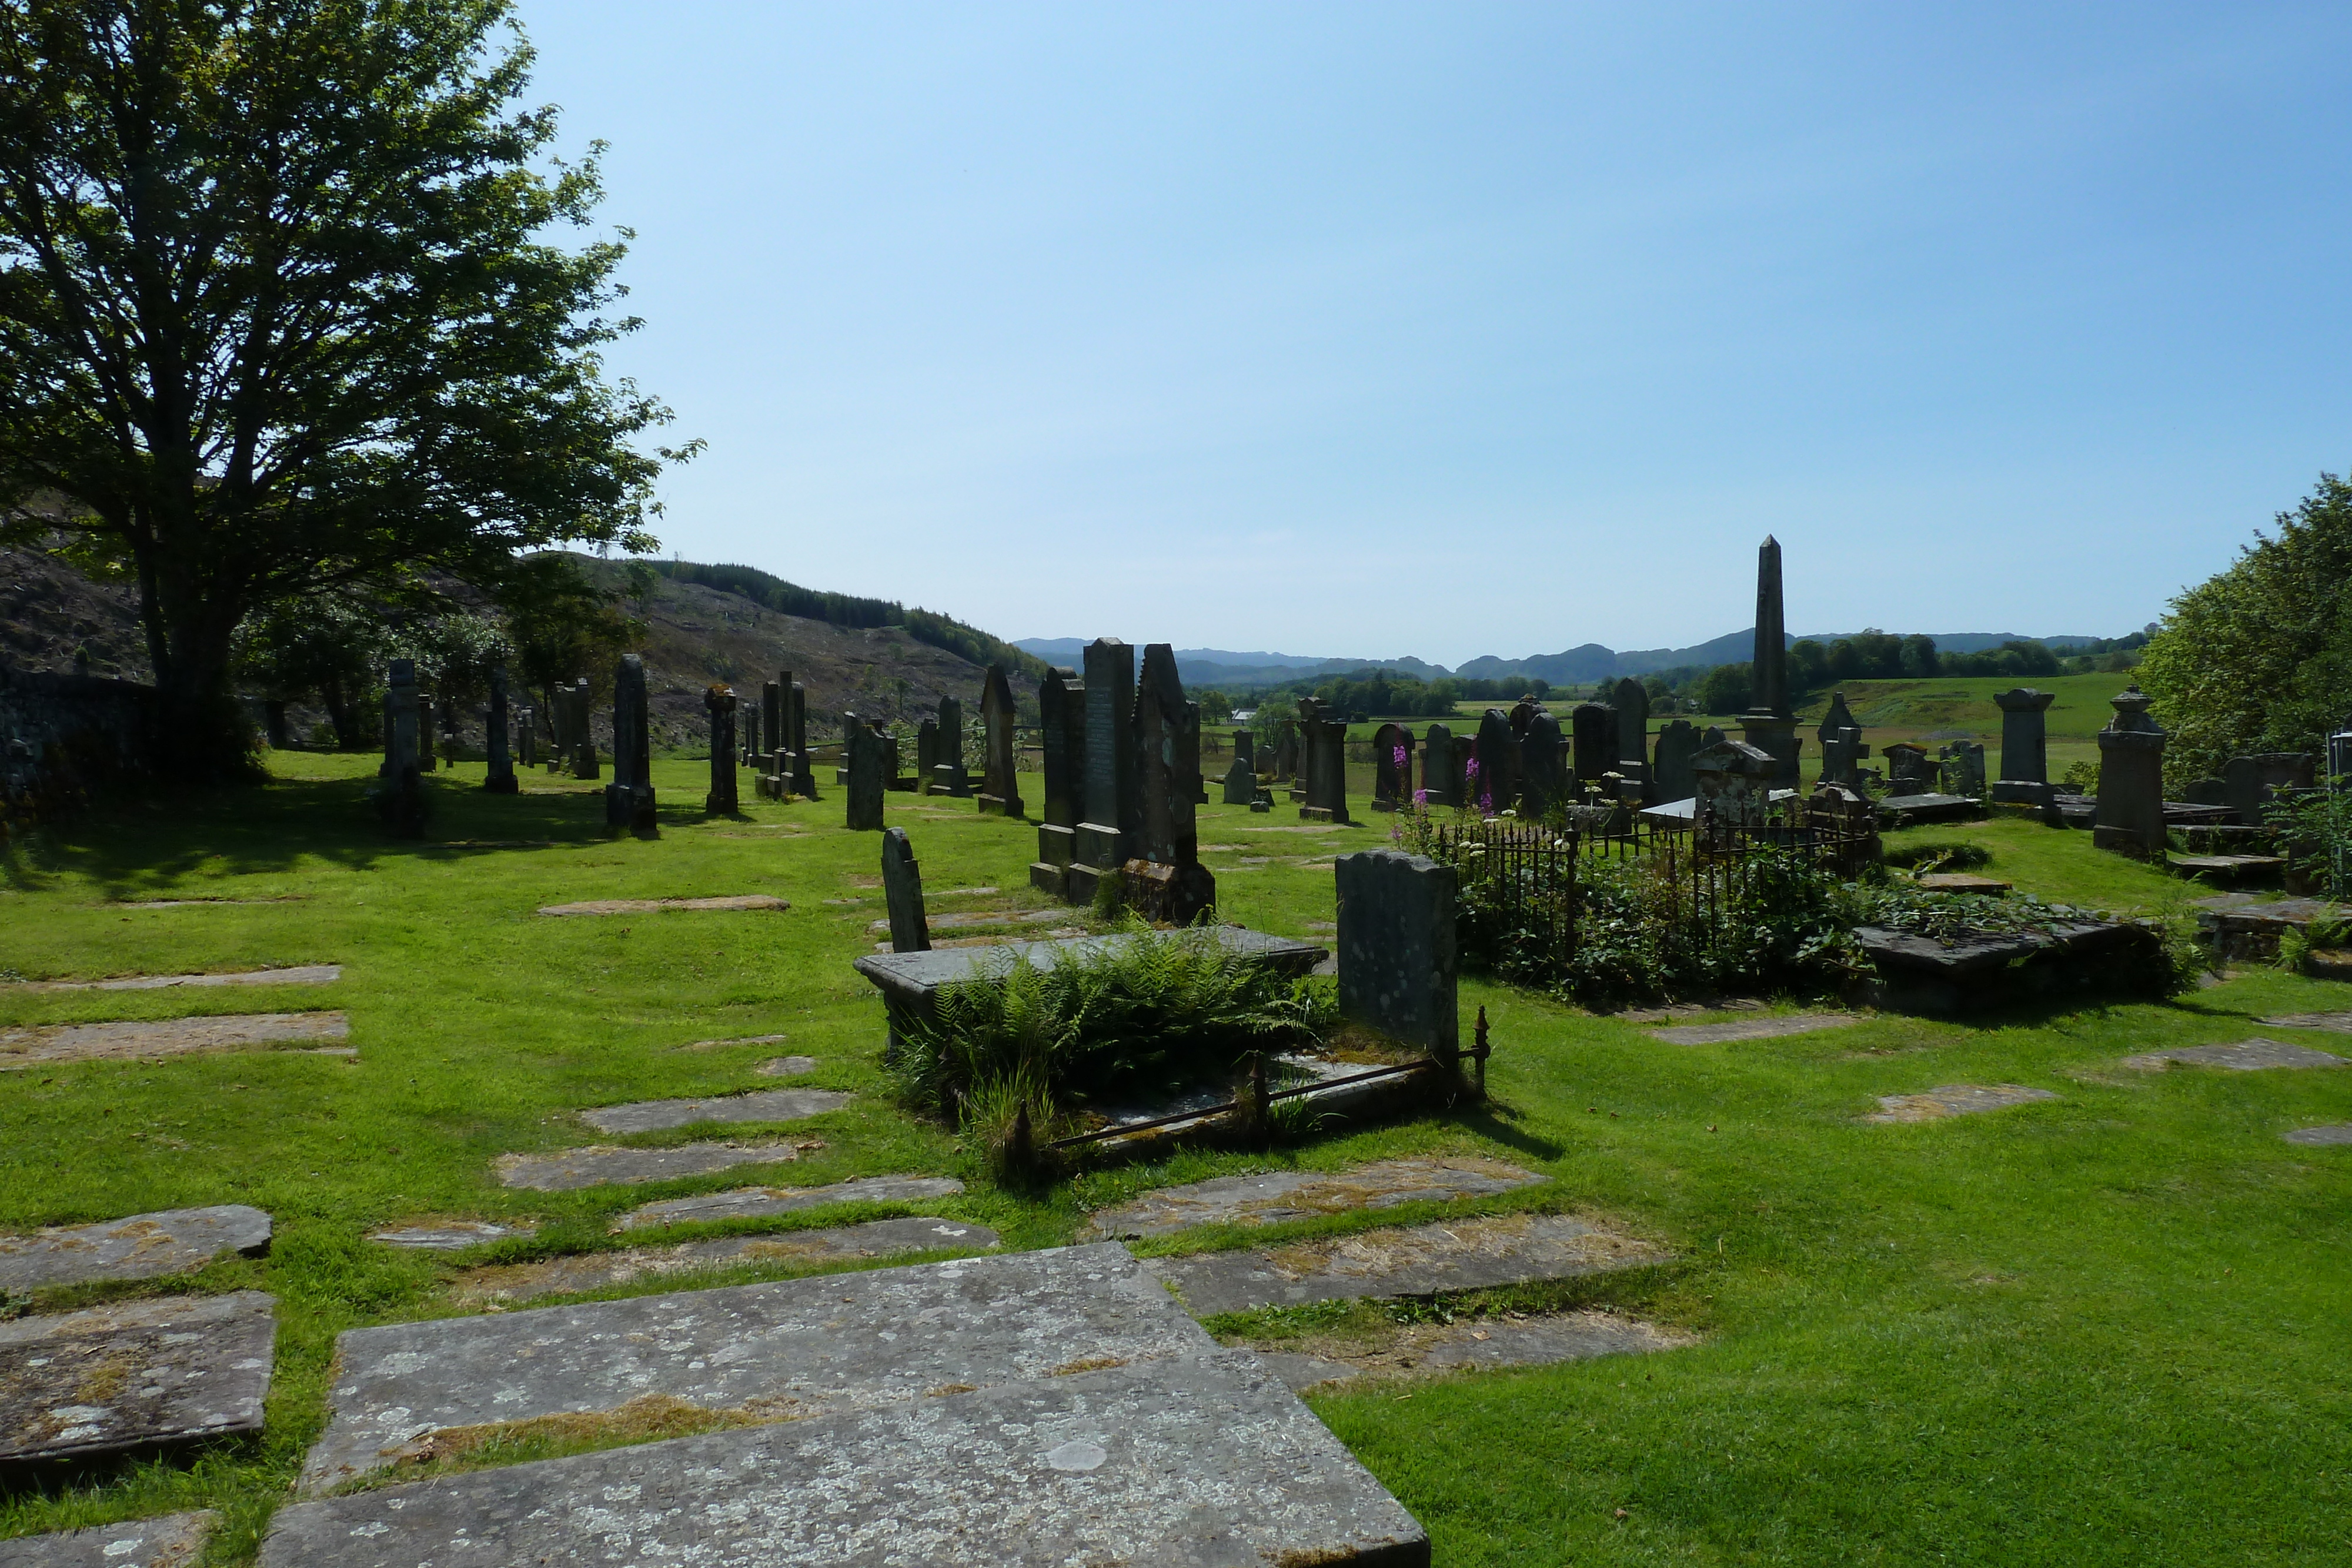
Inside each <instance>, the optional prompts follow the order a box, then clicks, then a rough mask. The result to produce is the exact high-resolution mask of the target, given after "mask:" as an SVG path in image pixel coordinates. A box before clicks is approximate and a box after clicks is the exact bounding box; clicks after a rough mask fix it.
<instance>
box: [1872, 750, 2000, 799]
mask: <svg viewBox="0 0 2352 1568" xmlns="http://www.w3.org/2000/svg"><path fill="white" fill-rule="evenodd" d="M1937 757H1938V758H1941V759H1942V761H1943V765H1944V767H1943V773H1944V789H1945V792H1946V793H1948V794H1952V795H1965V796H1967V797H1968V798H1969V800H1983V799H1984V792H1985V760H1984V747H1981V746H1979V745H1978V744H1977V743H1976V742H1975V741H1973V740H1956V741H1954V742H1952V743H1951V744H1950V745H1949V746H1947V747H1944V748H1943V749H1942V750H1941V751H1939V752H1937ZM1857 770H1858V769H1857Z"/></svg>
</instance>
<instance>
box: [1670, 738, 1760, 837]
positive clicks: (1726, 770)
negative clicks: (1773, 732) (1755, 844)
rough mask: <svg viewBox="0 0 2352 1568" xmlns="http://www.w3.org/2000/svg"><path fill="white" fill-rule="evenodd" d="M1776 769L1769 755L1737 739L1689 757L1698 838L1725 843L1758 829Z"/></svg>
mask: <svg viewBox="0 0 2352 1568" xmlns="http://www.w3.org/2000/svg"><path fill="white" fill-rule="evenodd" d="M1778 768H1779V762H1778V759H1777V758H1774V757H1773V756H1772V754H1771V753H1770V752H1769V751H1766V750H1765V749H1764V748H1763V747H1760V746H1750V745H1748V743H1747V742H1745V741H1739V740H1727V741H1725V742H1723V743H1722V744H1721V745H1720V746H1710V747H1706V749H1705V750H1703V751H1701V752H1700V753H1699V754H1698V755H1697V756H1696V757H1694V758H1691V771H1692V773H1693V774H1694V776H1695V779H1696V790H1695V791H1694V799H1696V801H1697V802H1698V804H1697V806H1696V810H1695V813H1694V821H1695V825H1696V830H1697V831H1698V834H1699V836H1700V837H1701V838H1702V839H1705V840H1706V841H1709V842H1712V843H1728V842H1731V841H1735V840H1737V839H1738V838H1739V837H1741V836H1742V835H1743V834H1744V833H1745V832H1747V831H1750V830H1753V829H1755V828H1759V827H1761V826H1762V825H1763V823H1764V815H1765V809H1766V807H1767V806H1768V805H1769V803H1770V799H1771V791H1772V779H1773V776H1774V774H1775V773H1776V772H1777V770H1778Z"/></svg>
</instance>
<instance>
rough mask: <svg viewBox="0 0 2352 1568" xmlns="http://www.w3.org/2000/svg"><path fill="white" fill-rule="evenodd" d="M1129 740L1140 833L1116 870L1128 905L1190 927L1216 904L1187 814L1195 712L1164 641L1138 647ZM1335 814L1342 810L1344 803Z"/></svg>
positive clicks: (1196, 764)
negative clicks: (1140, 668)
mask: <svg viewBox="0 0 2352 1568" xmlns="http://www.w3.org/2000/svg"><path fill="white" fill-rule="evenodd" d="M1130 735H1131V744H1132V745H1133V747H1134V748H1135V760H1134V764H1133V776H1134V779H1135V783H1136V794H1137V796H1138V801H1137V806H1138V810H1137V814H1136V816H1137V824H1138V829H1139V831H1138V832H1137V833H1136V835H1135V836H1134V838H1133V839H1131V840H1129V844H1128V848H1129V858H1128V860H1127V861H1126V862H1125V863H1124V865H1123V867H1122V873H1123V875H1124V877H1125V879H1126V891H1127V901H1128V904H1129V906H1130V907H1132V908H1134V909H1136V910H1138V911H1139V912H1140V913H1141V914H1142V915H1144V916H1145V917H1146V918H1148V919H1152V920H1160V921H1165V922H1167V923H1168V924H1169V925H1192V922H1193V921H1195V920H1196V919H1198V918H1199V917H1200V916H1201V915H1202V912H1203V911H1205V910H1208V909H1210V908H1212V907H1213V906H1214V905H1215V904H1216V902H1217V879H1216V878H1215V877H1214V876H1213V875H1212V874H1211V873H1210V872H1209V869H1208V868H1207V867H1206V866H1204V865H1202V863H1201V854H1200V850H1201V843H1200V836H1199V831H1198V829H1197V828H1196V826H1195V822H1196V819H1195V816H1194V810H1193V809H1194V807H1195V806H1196V805H1198V803H1199V798H1200V778H1201V721H1200V709H1199V708H1197V707H1196V706H1193V705H1192V704H1191V703H1188V702H1186V701H1185V700H1184V686H1183V683H1182V682H1181V681H1180V680H1179V679H1178V678H1177V674H1176V650H1175V649H1174V648H1173V647H1172V646H1171V645H1170V644H1169V643H1150V644H1149V645H1148V646H1146V647H1145V649H1144V650H1143V678H1142V679H1141V680H1140V681H1139V682H1138V683H1137V684H1136V688H1135V714H1134V719H1133V723H1132V726H1131V728H1130ZM1340 810H1342V811H1343V812H1344V811H1345V810H1347V807H1346V805H1345V803H1344V802H1342V804H1341V806H1340Z"/></svg>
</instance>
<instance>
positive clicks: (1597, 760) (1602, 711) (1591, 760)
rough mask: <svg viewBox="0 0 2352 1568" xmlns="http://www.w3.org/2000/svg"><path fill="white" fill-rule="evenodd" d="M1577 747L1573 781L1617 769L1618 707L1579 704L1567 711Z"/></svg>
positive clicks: (1603, 704)
mask: <svg viewBox="0 0 2352 1568" xmlns="http://www.w3.org/2000/svg"><path fill="white" fill-rule="evenodd" d="M1568 727H1569V735H1570V737H1571V739H1572V740H1573V742H1574V744H1575V747H1576V780H1577V782H1578V783H1580V784H1582V783H1586V782H1588V781H1591V780H1595V779H1599V778H1600V777H1601V775H1602V774H1603V773H1613V772H1615V771H1616V770H1617V751H1618V744H1617V710H1616V709H1615V708H1612V707H1611V706H1609V705H1608V704H1607V703H1579V704H1577V705H1576V706H1574V707H1572V708H1570V709H1569V712H1568Z"/></svg>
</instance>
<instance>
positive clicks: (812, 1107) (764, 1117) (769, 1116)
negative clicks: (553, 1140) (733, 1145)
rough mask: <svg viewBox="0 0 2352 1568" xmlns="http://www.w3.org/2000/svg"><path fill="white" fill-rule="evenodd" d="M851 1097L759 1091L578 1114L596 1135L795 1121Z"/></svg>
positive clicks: (818, 1092) (819, 1113)
mask: <svg viewBox="0 0 2352 1568" xmlns="http://www.w3.org/2000/svg"><path fill="white" fill-rule="evenodd" d="M854 1099H856V1095H854V1094H843V1093H839V1092H835V1091H834V1090H831V1089H761V1090H757V1091H755V1092H751V1093H749V1094H714V1095H712V1096H710V1097H709V1098H708V1099H702V1100H640V1101H637V1102H636V1103H634V1104H628V1105H604V1106H600V1107H598V1108H597V1109H595V1110H593V1111H583V1112H581V1113H580V1119H581V1120H582V1121H583V1122H585V1123H587V1124H589V1125H590V1126H592V1127H593V1128H595V1129H596V1130H597V1131H598V1132H600V1133H658V1132H662V1131H664V1130H666V1129H667V1128H670V1127H688V1126H692V1125H693V1124H695V1123H697V1122H797V1121H799V1120H801V1118H803V1117H804V1116H822V1115H824V1113H826V1112H827V1111H838V1110H840V1109H841V1108H842V1107H843V1106H844V1105H846V1104H848V1103H850V1101H852V1100H854Z"/></svg>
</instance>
